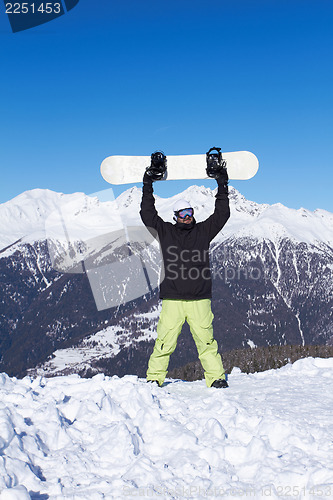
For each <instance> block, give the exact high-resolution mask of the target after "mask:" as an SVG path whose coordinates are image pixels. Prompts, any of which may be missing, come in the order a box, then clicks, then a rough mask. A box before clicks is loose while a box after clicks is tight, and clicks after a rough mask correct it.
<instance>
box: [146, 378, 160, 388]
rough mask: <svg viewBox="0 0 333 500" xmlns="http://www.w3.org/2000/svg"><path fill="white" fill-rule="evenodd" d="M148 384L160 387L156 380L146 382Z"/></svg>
mask: <svg viewBox="0 0 333 500" xmlns="http://www.w3.org/2000/svg"><path fill="white" fill-rule="evenodd" d="M147 382H148V384H156V385H158V387H159V386H160V384H159V382H158V380H147Z"/></svg>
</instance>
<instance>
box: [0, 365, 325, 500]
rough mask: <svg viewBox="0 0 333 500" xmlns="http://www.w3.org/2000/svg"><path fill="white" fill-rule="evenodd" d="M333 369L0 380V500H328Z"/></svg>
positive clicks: (302, 367) (4, 377)
mask: <svg viewBox="0 0 333 500" xmlns="http://www.w3.org/2000/svg"><path fill="white" fill-rule="evenodd" d="M332 368H333V358H331V359H319V358H316V359H314V358H308V359H303V360H299V361H297V362H296V363H294V364H293V365H290V364H289V365H286V366H285V367H283V368H281V369H279V370H270V371H267V372H262V373H256V374H252V375H246V374H243V373H241V372H240V370H239V369H237V368H236V369H234V370H233V371H232V373H231V375H230V376H229V385H230V387H229V389H225V390H219V389H207V388H206V386H205V383H204V381H197V382H183V381H174V382H173V383H169V384H168V383H167V384H165V386H164V387H162V388H159V387H157V386H154V385H151V384H147V383H146V382H145V380H144V379H138V378H137V377H136V376H132V375H128V376H125V377H124V378H118V377H116V376H115V377H112V378H109V377H105V376H104V375H101V374H99V375H96V376H95V377H94V378H92V379H81V378H80V377H79V376H77V375H71V376H66V377H56V378H50V379H47V378H41V377H38V378H35V379H33V378H30V377H25V378H24V379H22V380H17V379H15V378H9V377H8V376H7V375H5V374H3V375H0V401H1V402H0V499H1V500H4V499H19V500H25V499H29V498H31V499H35V500H37V499H47V498H50V499H59V500H60V499H64V498H71V499H89V500H91V499H93V500H95V499H96V500H97V499H101V498H107V499H118V500H119V499H123V498H133V497H139V498H140V497H142V498H163V499H176V498H177V499H179V498H187V499H189V498H193V499H205V498H228V499H229V498H230V499H231V498H232V499H235V498H237V499H238V498H248V497H249V498H254V499H263V498H271V499H287V498H291V497H292V498H296V499H302V500H303V499H313V500H314V499H318V498H320V497H322V498H332V497H333V468H332V464H333V450H332V435H333V423H332V407H333V394H332V381H333V371H332Z"/></svg>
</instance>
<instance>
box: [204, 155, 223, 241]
mask: <svg viewBox="0 0 333 500" xmlns="http://www.w3.org/2000/svg"><path fill="white" fill-rule="evenodd" d="M212 149H217V150H218V154H214V155H212V156H213V161H212V163H211V164H210V163H209V161H207V174H208V176H209V177H212V178H215V179H216V181H217V185H218V189H217V194H216V201H215V210H214V213H213V214H212V215H211V216H210V217H209V218H208V219H206V220H205V221H204V222H203V223H202V224H203V225H204V227H205V230H206V231H207V233H208V237H209V240H210V241H211V240H212V239H213V238H215V236H216V235H217V234H218V233H219V232H220V231H221V229H222V228H223V226H224V225H225V223H226V222H227V220H228V219H229V217H230V207H229V198H228V181H229V178H228V172H227V169H226V166H225V165H226V164H225V162H224V161H223V160H222V156H221V155H220V150H219V148H212ZM208 154H209V152H208V153H207V155H208Z"/></svg>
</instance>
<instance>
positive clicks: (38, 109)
mask: <svg viewBox="0 0 333 500" xmlns="http://www.w3.org/2000/svg"><path fill="white" fill-rule="evenodd" d="M0 43H1V51H0V68H1V77H0V90H1V101H0V126H1V131H0V169H1V182H0V186H1V187H0V202H4V201H7V200H9V199H11V198H13V197H14V196H16V195H18V194H19V193H21V192H23V191H25V190H28V189H33V188H48V189H52V190H55V191H60V192H65V193H72V192H75V191H84V192H86V193H87V194H89V193H93V192H96V191H99V190H103V189H107V188H109V187H110V185H108V184H107V183H106V182H105V181H104V180H103V179H102V177H101V176H100V173H99V167H100V163H101V161H102V160H103V159H104V158H105V157H106V156H109V155H111V154H128V155H149V154H150V153H151V152H152V151H154V150H155V149H163V150H164V151H165V152H166V153H167V154H193V153H204V152H205V151H206V150H207V149H208V148H209V147H211V146H217V145H220V146H221V147H222V149H224V150H225V151H236V150H243V149H244V150H250V151H252V152H254V153H255V154H256V155H257V156H258V158H259V162H260V171H259V172H258V174H257V175H256V177H254V178H253V179H252V180H250V181H243V182H241V181H239V182H233V185H234V186H235V187H236V188H237V189H239V190H240V191H241V192H242V193H243V194H244V195H245V196H246V197H247V198H249V199H252V200H254V201H257V202H260V203H275V202H281V203H283V204H285V205H287V206H289V207H293V208H299V207H301V206H303V207H305V208H309V209H311V210H313V209H315V208H324V209H326V210H330V211H333V201H332V200H333V196H332V185H333V182H332V181H333V173H332V172H333V160H332V158H333V151H332V137H333V124H332V122H333V99H332V96H333V81H332V74H333V65H332V56H333V50H332V49H333V2H332V0H313V1H307V0H295V1H294V0H257V1H256V0H243V1H241V0H232V1H231V0H227V1H225V0H205V1H203V0H201V1H198V0H142V1H139V0H127V1H125V0H124V1H119V0H117V1H112V0H100V1H98V2H96V1H93V0H90V1H88V0H80V2H79V4H78V5H77V6H76V7H75V8H74V9H73V10H71V11H70V12H68V13H67V14H66V15H64V16H62V17H60V18H58V19H55V20H54V21H52V22H50V23H47V24H45V25H43V26H40V27H37V28H34V29H30V30H27V31H23V32H20V33H15V34H13V33H12V32H11V30H10V25H9V21H8V19H7V17H6V15H5V12H4V5H3V3H1V6H0ZM192 183H193V182H190V183H185V182H176V181H173V182H171V181H168V182H164V183H160V184H159V185H158V186H157V187H156V193H157V194H159V195H161V196H170V195H173V194H175V193H176V192H178V191H181V190H183V189H185V188H186V187H187V186H188V185H189V184H192ZM197 183H199V184H203V183H202V182H200V181H198V182H197ZM205 184H206V185H208V186H212V187H215V181H207V182H205ZM128 187H129V186H125V188H126V189H127V188H128ZM121 189H124V187H122V188H116V189H115V194H116V195H118V194H119V193H120V191H121Z"/></svg>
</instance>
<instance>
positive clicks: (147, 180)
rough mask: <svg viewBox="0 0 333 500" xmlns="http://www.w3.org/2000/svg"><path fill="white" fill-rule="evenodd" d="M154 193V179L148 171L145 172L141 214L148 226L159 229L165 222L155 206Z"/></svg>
mask: <svg viewBox="0 0 333 500" xmlns="http://www.w3.org/2000/svg"><path fill="white" fill-rule="evenodd" d="M153 193H154V190H153V179H152V177H151V176H150V175H148V174H147V172H145V175H144V176H143V187H142V200H141V210H140V216H141V220H142V222H143V223H144V225H145V226H146V227H148V228H150V227H151V228H153V229H155V230H156V231H158V228H159V226H160V224H162V223H163V219H161V217H160V216H159V215H158V213H157V210H156V208H155V198H154V194H153Z"/></svg>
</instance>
